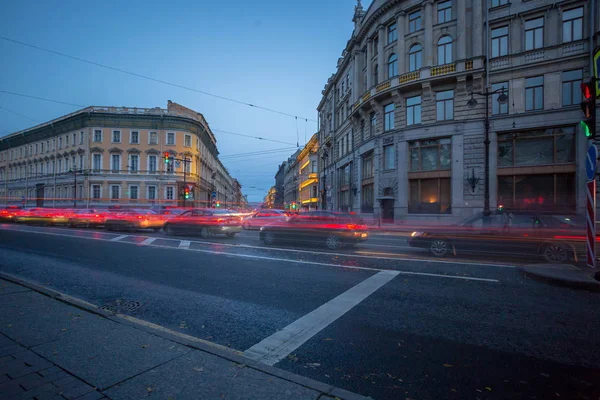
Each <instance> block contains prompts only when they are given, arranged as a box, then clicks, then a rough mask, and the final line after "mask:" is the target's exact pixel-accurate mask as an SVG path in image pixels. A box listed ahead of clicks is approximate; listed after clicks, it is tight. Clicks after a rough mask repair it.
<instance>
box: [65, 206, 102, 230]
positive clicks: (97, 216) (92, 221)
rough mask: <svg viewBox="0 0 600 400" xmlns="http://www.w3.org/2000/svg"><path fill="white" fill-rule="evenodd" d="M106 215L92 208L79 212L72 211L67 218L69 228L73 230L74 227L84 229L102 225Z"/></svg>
mask: <svg viewBox="0 0 600 400" xmlns="http://www.w3.org/2000/svg"><path fill="white" fill-rule="evenodd" d="M105 220H106V215H105V213H104V212H101V211H99V210H96V209H93V208H84V209H81V210H74V211H73V212H72V213H71V215H70V216H69V226H70V227H71V228H75V227H76V226H85V227H86V228H89V227H92V226H95V227H98V226H101V225H104V222H105Z"/></svg>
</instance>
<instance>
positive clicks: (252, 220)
mask: <svg viewBox="0 0 600 400" xmlns="http://www.w3.org/2000/svg"><path fill="white" fill-rule="evenodd" d="M287 219H288V217H287V216H286V215H285V212H284V211H280V210H261V211H259V212H257V213H255V214H252V215H250V216H247V217H244V219H243V220H242V227H243V228H244V229H247V230H252V229H255V230H258V229H260V228H261V227H262V226H264V225H268V224H272V223H274V222H281V221H286V220H287Z"/></svg>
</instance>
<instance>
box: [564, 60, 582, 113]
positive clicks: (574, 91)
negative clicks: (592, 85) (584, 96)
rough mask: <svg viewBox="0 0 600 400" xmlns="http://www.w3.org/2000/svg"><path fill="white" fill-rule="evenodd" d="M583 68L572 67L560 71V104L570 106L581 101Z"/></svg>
mask: <svg viewBox="0 0 600 400" xmlns="http://www.w3.org/2000/svg"><path fill="white" fill-rule="evenodd" d="M582 82H583V70H581V69H574V70H572V71H565V72H563V73H562V105H563V106H571V105H574V104H579V103H581V83H582Z"/></svg>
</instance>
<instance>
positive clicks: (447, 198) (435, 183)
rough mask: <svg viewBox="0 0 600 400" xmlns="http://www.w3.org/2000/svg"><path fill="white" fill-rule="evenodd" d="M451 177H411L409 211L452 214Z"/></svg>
mask: <svg viewBox="0 0 600 400" xmlns="http://www.w3.org/2000/svg"><path fill="white" fill-rule="evenodd" d="M450 187H451V186H450V178H433V179H411V180H410V181H409V191H410V196H409V203H408V212H409V213H415V214H450V212H451V207H450V206H451V190H450Z"/></svg>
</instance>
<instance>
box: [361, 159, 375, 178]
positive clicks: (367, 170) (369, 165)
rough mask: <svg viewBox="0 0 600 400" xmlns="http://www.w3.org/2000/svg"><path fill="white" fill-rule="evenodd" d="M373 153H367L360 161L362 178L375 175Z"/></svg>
mask: <svg viewBox="0 0 600 400" xmlns="http://www.w3.org/2000/svg"><path fill="white" fill-rule="evenodd" d="M373 167H374V166H373V153H372V152H371V154H369V155H368V156H365V157H363V162H362V179H363V180H364V179H370V178H373V177H374V176H375V175H374V174H375V170H374V168H373Z"/></svg>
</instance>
